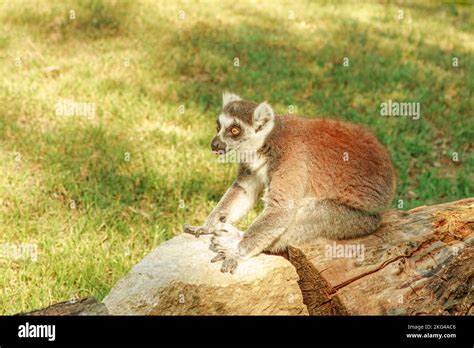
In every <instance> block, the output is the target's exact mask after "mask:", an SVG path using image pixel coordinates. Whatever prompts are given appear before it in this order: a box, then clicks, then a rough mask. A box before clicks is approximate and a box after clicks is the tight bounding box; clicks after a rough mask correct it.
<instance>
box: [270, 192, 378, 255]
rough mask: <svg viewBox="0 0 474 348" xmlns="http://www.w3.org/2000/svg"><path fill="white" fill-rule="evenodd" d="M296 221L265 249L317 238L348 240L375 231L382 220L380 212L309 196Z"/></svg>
mask: <svg viewBox="0 0 474 348" xmlns="http://www.w3.org/2000/svg"><path fill="white" fill-rule="evenodd" d="M295 209H298V212H297V215H296V218H295V221H294V224H292V225H291V226H290V227H289V228H288V229H287V230H286V231H285V232H284V233H283V234H282V236H281V237H280V238H278V239H277V240H276V241H275V242H274V243H273V244H272V245H271V246H270V247H269V248H267V249H266V251H269V252H273V253H278V252H281V251H284V250H286V248H287V247H288V245H290V244H291V245H301V244H304V243H307V242H309V241H311V240H314V239H316V238H318V237H324V238H328V239H348V238H356V237H361V236H364V235H367V234H370V233H372V232H374V231H375V230H376V229H377V228H378V227H379V226H380V222H381V217H380V215H379V214H371V213H368V212H364V211H362V210H358V209H355V208H351V207H349V206H347V205H344V204H340V203H337V202H335V201H333V200H315V199H308V200H305V201H303V202H301V203H300V204H298V207H297V208H295Z"/></svg>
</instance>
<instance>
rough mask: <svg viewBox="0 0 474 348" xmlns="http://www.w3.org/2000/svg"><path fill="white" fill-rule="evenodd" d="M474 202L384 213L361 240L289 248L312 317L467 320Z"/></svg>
mask: <svg viewBox="0 0 474 348" xmlns="http://www.w3.org/2000/svg"><path fill="white" fill-rule="evenodd" d="M473 232H474V199H473V198H469V199H464V200H460V201H456V202H452V203H446V204H439V205H434V206H422V207H418V208H415V209H413V210H410V211H408V212H401V211H396V210H392V211H388V212H386V213H385V214H384V216H383V222H382V225H381V227H380V228H379V229H378V230H377V231H376V232H375V233H374V234H372V235H369V236H367V237H364V238H358V239H351V240H344V241H337V242H336V243H334V242H333V241H328V240H323V239H321V240H318V241H316V242H314V243H311V244H310V245H306V246H293V247H290V248H289V250H288V257H289V260H290V262H291V263H292V264H293V265H294V266H295V267H296V270H297V273H298V275H299V277H300V280H299V285H300V289H301V291H302V293H303V302H304V303H305V305H306V306H307V308H308V312H309V314H310V315H364V314H369V315H399V314H402V315H420V314H430V315H472V314H473V306H472V304H473V302H474V301H473V300H474V296H473V278H474V277H473V275H474V248H473V241H474V233H473Z"/></svg>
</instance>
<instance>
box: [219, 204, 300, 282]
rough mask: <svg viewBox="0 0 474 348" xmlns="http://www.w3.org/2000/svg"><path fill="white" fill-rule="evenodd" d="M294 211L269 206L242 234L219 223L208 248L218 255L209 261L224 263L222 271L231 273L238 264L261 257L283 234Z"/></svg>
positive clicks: (228, 225)
mask: <svg viewBox="0 0 474 348" xmlns="http://www.w3.org/2000/svg"><path fill="white" fill-rule="evenodd" d="M295 211H296V209H292V208H287V207H272V206H269V207H267V208H265V210H264V211H263V212H262V213H261V214H260V215H259V216H258V217H257V219H256V220H255V221H254V223H253V224H252V225H251V226H250V227H249V229H248V230H247V232H245V233H243V232H241V231H239V230H238V229H237V228H235V227H234V226H232V225H230V224H227V223H223V224H218V225H217V226H216V234H217V235H216V236H214V237H212V239H211V243H212V245H211V249H212V250H213V251H215V252H217V256H216V257H214V258H213V259H212V260H211V262H217V261H224V262H223V263H222V267H221V271H222V272H224V273H225V272H230V273H234V272H235V270H236V268H237V266H238V264H239V262H243V261H245V260H248V259H249V258H251V257H253V256H255V255H258V254H260V253H261V252H262V251H264V250H265V249H267V248H268V247H269V246H270V245H271V244H272V243H273V242H275V241H276V240H277V239H278V238H279V237H280V236H281V235H282V234H283V232H285V231H286V229H287V228H288V227H289V226H290V224H291V222H292V221H293V219H294V216H295V214H296V213H295ZM222 232H224V233H222Z"/></svg>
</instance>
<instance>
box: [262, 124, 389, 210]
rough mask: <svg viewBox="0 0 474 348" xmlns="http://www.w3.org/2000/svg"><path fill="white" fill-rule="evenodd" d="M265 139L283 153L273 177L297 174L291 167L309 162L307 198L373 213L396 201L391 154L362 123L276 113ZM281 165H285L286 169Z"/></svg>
mask: <svg viewBox="0 0 474 348" xmlns="http://www.w3.org/2000/svg"><path fill="white" fill-rule="evenodd" d="M266 143H267V148H268V149H269V151H271V152H274V153H279V156H276V157H277V158H276V159H275V160H274V161H273V163H270V166H269V177H272V173H275V172H279V173H280V174H279V175H281V173H282V171H286V172H287V174H288V175H292V172H293V173H297V172H296V170H295V171H293V170H292V168H300V167H301V166H302V165H305V166H306V169H307V171H306V172H307V173H308V177H307V187H305V190H306V192H305V193H304V196H308V195H310V196H313V195H314V196H315V197H317V198H324V199H331V200H334V201H336V202H339V203H343V204H345V205H348V206H350V207H353V208H356V209H360V210H364V211H369V212H372V211H380V210H382V209H384V208H385V207H387V205H388V204H389V203H390V201H391V198H392V195H393V193H394V189H395V171H394V169H393V166H392V162H391V160H390V156H389V154H388V153H387V151H386V149H385V148H384V147H383V146H382V145H381V144H380V143H379V141H378V140H377V139H376V137H375V136H374V135H372V134H371V133H370V132H368V131H367V130H365V129H364V128H362V127H360V126H357V125H353V124H348V123H345V122H340V121H333V120H328V119H304V118H299V117H294V116H277V117H275V126H274V129H273V131H272V132H271V133H270V134H269V137H268V138H267V141H266ZM269 157H270V158H272V157H275V156H269ZM345 158H346V159H347V160H345ZM282 163H284V165H285V167H286V169H284V168H281V166H282ZM300 179H301V180H304V178H300ZM282 181H283V180H282ZM285 191H286V190H285ZM287 192H291V189H289V190H288V191H287ZM287 199H288V197H287Z"/></svg>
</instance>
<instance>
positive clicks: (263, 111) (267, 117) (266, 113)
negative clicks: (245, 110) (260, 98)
mask: <svg viewBox="0 0 474 348" xmlns="http://www.w3.org/2000/svg"><path fill="white" fill-rule="evenodd" d="M274 118H275V114H274V113H273V109H272V107H271V106H270V104H268V103H267V102H263V103H260V104H259V105H258V106H257V108H256V109H255V111H254V112H253V123H254V124H255V125H256V126H257V129H258V128H261V127H263V126H264V125H265V124H267V123H268V122H269V121H273V119H274Z"/></svg>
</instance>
